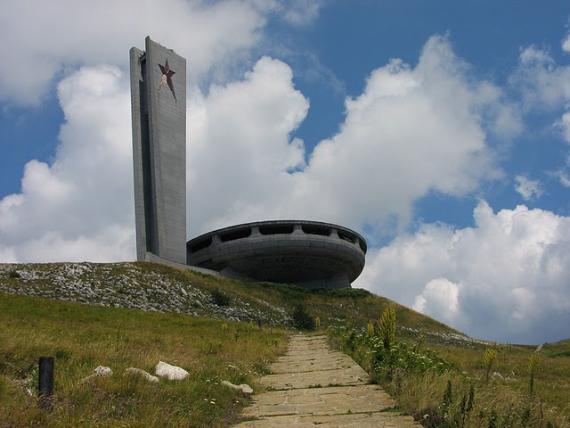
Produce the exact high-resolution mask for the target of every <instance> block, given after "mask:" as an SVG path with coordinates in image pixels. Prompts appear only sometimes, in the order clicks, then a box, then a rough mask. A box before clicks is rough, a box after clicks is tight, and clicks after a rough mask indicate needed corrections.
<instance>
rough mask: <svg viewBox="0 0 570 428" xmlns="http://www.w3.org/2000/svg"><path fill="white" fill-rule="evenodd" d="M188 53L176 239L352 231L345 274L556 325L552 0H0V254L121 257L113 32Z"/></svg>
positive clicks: (502, 320) (405, 293) (561, 308)
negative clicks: (361, 259) (323, 224)
mask: <svg viewBox="0 0 570 428" xmlns="http://www.w3.org/2000/svg"><path fill="white" fill-rule="evenodd" d="M147 35H150V36H151V37H152V38H153V39H154V40H156V41H158V42H160V43H161V44H163V45H165V46H168V47H170V48H172V49H174V50H175V51H176V52H177V53H178V54H180V55H182V56H184V57H186V58H187V61H188V64H187V72H188V75H187V84H188V87H187V95H188V99H187V194H188V198H187V200H188V202H187V203H188V210H187V211H188V212H187V226H188V238H192V237H194V236H197V235H199V234H200V233H203V232H206V231H208V230H211V229H213V228H218V227H223V226H229V225H232V224H237V223H241V222H247V221H258V220H265V219H297V218H301V219H309V220H320V221H327V222H332V223H338V224H342V225H345V226H348V227H350V228H353V229H354V230H356V231H358V232H360V233H362V234H363V235H364V236H365V237H366V239H367V241H368V244H369V245H368V246H369V251H368V253H367V256H366V267H365V269H364V271H363V273H362V275H361V276H360V277H359V278H358V279H357V280H356V282H355V283H354V284H353V286H355V287H360V288H366V289H368V290H370V291H372V292H374V293H376V294H379V295H382V296H386V297H389V298H391V299H394V300H395V301H397V302H399V303H401V304H403V305H406V306H408V307H411V308H413V309H415V310H417V311H419V312H422V313H424V314H427V315H429V316H432V317H434V318H436V319H438V320H440V321H442V322H445V323H447V324H449V325H451V326H452V327H454V328H456V329H458V330H460V331H463V332H465V333H467V334H469V335H471V336H474V337H478V338H484V339H488V340H498V341H503V342H511V343H542V342H546V341H556V340H560V339H563V338H567V337H570V327H569V326H570V3H568V2H567V1H556V0H552V1H549V2H543V3H537V2H534V1H530V0H523V1H516V0H504V1H501V2H497V1H493V0H478V1H474V0H471V1H470V0H466V1H463V2H457V1H453V0H442V1H439V2H436V3H434V2H426V1H422V0H383V1H372V0H351V1H348V0H220V1H213V0H161V1H153V0H147V1H145V2H140V1H137V0H124V1H121V2H117V1H111V0H99V1H96V2H87V1H81V0H79V1H78V0H54V1H52V2H49V4H48V3H46V2H43V1H41V0H20V1H17V2H5V1H3V2H0V39H2V40H3V41H4V42H3V43H2V44H0V55H1V56H2V58H3V61H2V62H0V154H1V155H0V262H52V261H96V262H111V261H123V260H133V259H134V258H135V236H134V233H135V232H134V201H133V178H132V174H133V173H132V139H131V114H130V88H129V74H128V73H129V70H128V51H129V48H130V47H131V46H137V47H139V48H143V47H144V37H145V36H147Z"/></svg>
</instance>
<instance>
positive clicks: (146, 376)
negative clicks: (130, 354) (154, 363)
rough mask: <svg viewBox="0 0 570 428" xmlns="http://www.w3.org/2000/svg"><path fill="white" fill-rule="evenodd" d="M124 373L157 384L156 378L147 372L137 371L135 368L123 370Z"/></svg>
mask: <svg viewBox="0 0 570 428" xmlns="http://www.w3.org/2000/svg"><path fill="white" fill-rule="evenodd" d="M125 373H127V374H132V375H136V376H140V377H142V378H143V379H145V380H148V381H149V382H153V383H156V382H158V378H157V377H156V376H153V375H151V374H150V373H149V372H146V371H144V370H142V369H137V368H136V367H129V368H128V369H126V370H125Z"/></svg>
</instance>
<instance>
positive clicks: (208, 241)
mask: <svg viewBox="0 0 570 428" xmlns="http://www.w3.org/2000/svg"><path fill="white" fill-rule="evenodd" d="M187 250H188V257H187V260H188V264H190V265H193V266H198V267H202V268H207V269H211V270H215V271H218V272H220V273H222V274H223V275H225V276H229V277H234V278H238V279H250V280H255V281H267V282H275V283H289V284H298V285H301V286H303V287H307V288H346V287H350V283H351V282H352V281H354V280H355V279H356V278H357V277H358V275H360V273H361V272H362V269H363V267H364V261H365V252H366V241H365V240H364V238H363V237H362V236H360V235H359V234H358V233H356V232H354V231H352V230H350V229H347V228H345V227H342V226H338V225H334V224H330V223H322V222H311V221H304V220H275V221H264V222H256V223H247V224H242V225H237V226H232V227H227V228H224V229H220V230H216V231H213V232H209V233H206V234H204V235H201V236H199V237H197V238H194V239H192V240H191V241H189V242H188V244H187Z"/></svg>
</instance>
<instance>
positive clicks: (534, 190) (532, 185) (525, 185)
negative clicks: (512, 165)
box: [515, 175, 542, 201]
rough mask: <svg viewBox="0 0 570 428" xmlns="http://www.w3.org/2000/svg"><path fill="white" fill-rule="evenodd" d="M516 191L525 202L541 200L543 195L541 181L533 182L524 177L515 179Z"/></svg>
mask: <svg viewBox="0 0 570 428" xmlns="http://www.w3.org/2000/svg"><path fill="white" fill-rule="evenodd" d="M515 190H516V191H517V192H518V193H519V194H520V195H521V196H522V198H523V199H524V200H525V201H529V200H531V199H535V198H539V197H540V195H542V187H541V185H540V181H539V180H531V179H530V178H527V177H525V176H524V175H517V176H516V177H515Z"/></svg>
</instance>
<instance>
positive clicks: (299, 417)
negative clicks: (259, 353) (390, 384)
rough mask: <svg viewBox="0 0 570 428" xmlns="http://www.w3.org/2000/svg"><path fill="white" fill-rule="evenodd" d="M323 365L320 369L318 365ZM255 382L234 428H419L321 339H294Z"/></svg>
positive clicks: (381, 391) (303, 337) (349, 361)
mask: <svg viewBox="0 0 570 428" xmlns="http://www.w3.org/2000/svg"><path fill="white" fill-rule="evenodd" d="M324 362H326V363H325V364H323V363H324ZM271 371H272V374H270V375H267V376H264V377H262V378H261V379H260V383H261V384H262V385H264V386H265V387H267V389H268V390H267V391H264V392H262V393H261V394H257V395H254V396H253V404H252V405H251V406H249V407H247V408H245V409H244V411H243V413H242V416H243V418H244V419H248V420H246V421H244V422H242V423H240V424H239V425H238V426H239V427H244V428H245V427H314V426H319V427H358V428H361V427H362V428H364V427H409V428H412V427H418V428H419V427H420V426H421V425H420V424H418V423H417V422H415V421H414V419H413V418H412V417H410V416H404V415H402V414H400V413H399V412H397V411H395V410H394V409H393V408H394V406H395V404H396V403H395V402H394V400H393V399H392V398H391V397H390V396H389V395H388V394H387V393H386V392H385V391H384V390H383V389H382V388H381V387H379V386H378V385H371V384H370V379H369V377H368V374H367V373H366V372H365V371H364V370H363V369H362V368H361V367H360V366H359V365H358V364H356V362H354V360H353V359H352V358H350V357H349V356H347V355H346V354H343V353H342V352H339V351H333V350H331V349H330V348H329V347H328V345H327V339H326V336H304V335H296V336H293V337H292V339H291V342H290V343H289V349H288V351H287V354H285V355H284V356H282V357H280V358H279V360H278V361H277V362H276V363H274V364H273V365H272V366H271Z"/></svg>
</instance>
